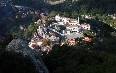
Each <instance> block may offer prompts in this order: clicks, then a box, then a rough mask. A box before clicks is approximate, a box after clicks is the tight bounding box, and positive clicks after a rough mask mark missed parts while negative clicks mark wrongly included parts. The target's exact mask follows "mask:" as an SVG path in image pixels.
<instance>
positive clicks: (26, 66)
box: [0, 50, 36, 73]
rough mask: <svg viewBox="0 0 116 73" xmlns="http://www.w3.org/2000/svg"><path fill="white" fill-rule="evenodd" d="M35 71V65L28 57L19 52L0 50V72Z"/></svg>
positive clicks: (34, 72) (24, 72)
mask: <svg viewBox="0 0 116 73" xmlns="http://www.w3.org/2000/svg"><path fill="white" fill-rule="evenodd" d="M9 72H10V73H36V70H35V66H34V64H33V62H32V60H31V58H29V57H24V56H23V55H22V54H20V53H14V52H8V51H5V50H0V73H9Z"/></svg>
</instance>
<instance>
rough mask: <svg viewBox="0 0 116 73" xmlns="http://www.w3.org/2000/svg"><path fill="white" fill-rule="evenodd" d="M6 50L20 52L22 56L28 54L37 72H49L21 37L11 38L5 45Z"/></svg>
mask: <svg viewBox="0 0 116 73" xmlns="http://www.w3.org/2000/svg"><path fill="white" fill-rule="evenodd" d="M6 50H8V51H14V52H20V53H22V54H23V55H24V56H30V57H31V58H32V60H33V62H34V64H35V66H36V70H37V72H38V73H49V72H48V69H47V67H46V66H45V65H44V63H43V61H42V59H41V57H38V56H37V54H36V51H35V50H32V49H30V48H29V47H28V43H27V42H26V41H24V40H22V39H19V38H18V39H13V40H12V41H11V42H10V43H9V44H8V45H7V46H6Z"/></svg>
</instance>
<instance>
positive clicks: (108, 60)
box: [43, 41, 116, 73]
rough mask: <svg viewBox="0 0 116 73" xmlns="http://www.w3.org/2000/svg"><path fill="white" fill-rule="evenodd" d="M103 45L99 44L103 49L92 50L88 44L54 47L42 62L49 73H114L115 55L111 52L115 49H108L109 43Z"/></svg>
mask: <svg viewBox="0 0 116 73" xmlns="http://www.w3.org/2000/svg"><path fill="white" fill-rule="evenodd" d="M97 44H98V43H97ZM103 44H104V46H106V47H104V46H103ZM103 44H102V43H99V45H102V46H103V47H102V46H101V47H99V48H98V47H97V48H95V47H94V48H93V49H92V46H90V45H91V44H90V43H85V44H84V45H81V47H80V46H79V45H78V46H76V47H72V46H71V47H69V46H67V45H64V46H62V47H61V46H58V45H56V46H54V47H53V50H52V51H51V52H50V53H49V54H48V55H46V56H44V57H43V60H44V63H45V64H46V66H47V68H48V69H49V71H50V73H114V72H115V71H116V55H115V54H113V53H112V52H111V51H115V49H114V48H111V47H108V44H109V43H107V44H106V41H105V42H104V43H103ZM110 44H111V42H110ZM99 45H97V46H99ZM112 47H115V46H113V45H112ZM102 48H103V49H102ZM108 48H109V49H110V50H109V51H110V52H109V51H108V50H107V49H108ZM98 49H99V50H98ZM106 50H107V51H106Z"/></svg>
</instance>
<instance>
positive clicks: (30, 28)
mask: <svg viewBox="0 0 116 73" xmlns="http://www.w3.org/2000/svg"><path fill="white" fill-rule="evenodd" d="M28 30H29V32H33V31H34V25H33V24H30V25H28Z"/></svg>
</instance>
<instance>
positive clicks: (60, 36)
mask: <svg viewBox="0 0 116 73" xmlns="http://www.w3.org/2000/svg"><path fill="white" fill-rule="evenodd" d="M53 20H54V22H52V23H51V24H49V25H46V24H45V23H41V22H42V20H41V19H39V20H37V22H35V23H36V24H39V23H41V24H40V25H39V26H38V28H37V30H36V32H34V33H33V38H32V39H31V41H30V42H29V47H30V48H31V49H37V47H39V50H41V51H42V52H44V51H46V52H47V53H49V52H50V51H51V50H52V46H53V45H54V44H59V45H61V46H62V45H64V44H67V45H68V46H74V45H75V44H76V43H77V42H78V43H81V42H82V41H86V42H91V38H90V37H88V36H84V35H83V31H84V30H89V31H90V30H91V29H90V25H89V24H87V23H81V24H80V19H79V17H78V19H73V18H68V17H63V16H60V15H59V14H57V15H56V16H55V17H54V19H53ZM79 38H81V40H80V41H76V40H77V39H79Z"/></svg>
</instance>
